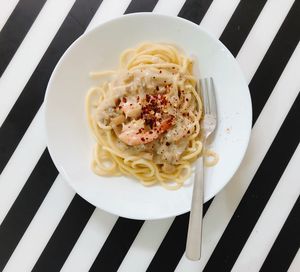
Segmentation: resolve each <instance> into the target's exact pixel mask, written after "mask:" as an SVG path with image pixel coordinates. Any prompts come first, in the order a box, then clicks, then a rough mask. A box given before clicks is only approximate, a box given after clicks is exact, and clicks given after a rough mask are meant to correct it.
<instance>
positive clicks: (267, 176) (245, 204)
mask: <svg viewBox="0 0 300 272" xmlns="http://www.w3.org/2000/svg"><path fill="white" fill-rule="evenodd" d="M299 109H300V93H299V94H298V96H297V98H296V100H295V102H294V104H293V106H292V108H291V109H290V111H289V113H288V115H287V117H286V118H285V120H284V122H283V124H282V126H281V128H280V130H279V132H278V133H277V135H276V137H275V139H274V141H273V143H272V145H271V147H270V148H269V150H268V152H267V154H266V156H265V158H264V159H263V161H262V163H261V165H260V167H259V169H258V171H257V172H256V174H255V176H254V178H253V180H252V182H251V184H250V185H249V187H248V189H247V191H246V193H245V194H244V196H243V198H242V200H241V202H240V204H239V205H238V207H237V209H236V210H235V212H234V214H233V216H232V218H231V220H230V222H229V224H228V225H227V227H226V229H225V231H224V233H223V235H222V237H221V239H220V240H219V242H218V244H217V246H216V248H215V250H214V251H213V254H212V255H211V257H210V259H209V261H208V263H207V264H206V266H205V268H204V270H203V271H218V270H220V268H222V271H231V269H232V267H233V265H234V263H235V261H236V259H237V258H238V256H239V254H240V252H241V250H242V248H243V246H244V244H245V243H246V241H247V239H248V237H249V235H250V234H251V232H252V229H253V228H254V226H255V224H256V222H257V220H258V218H259V217H260V215H261V213H262V211H263V209H264V207H265V206H266V204H267V202H268V200H269V198H270V196H271V194H272V193H273V190H274V189H275V187H276V185H277V183H278V181H279V180H280V178H281V175H282V173H283V172H284V170H285V168H286V166H287V164H288V163H289V161H290V159H291V157H292V155H293V154H294V152H295V149H296V148H297V145H298V143H299V141H300V129H295V124H296V123H297V122H298V120H299V119H300V110H299ZM287 143H288V144H287Z"/></svg>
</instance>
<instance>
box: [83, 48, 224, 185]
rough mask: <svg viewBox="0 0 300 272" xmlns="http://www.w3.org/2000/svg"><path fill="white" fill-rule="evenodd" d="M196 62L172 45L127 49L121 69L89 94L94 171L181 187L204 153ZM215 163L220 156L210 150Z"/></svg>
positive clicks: (97, 75)
mask: <svg viewBox="0 0 300 272" xmlns="http://www.w3.org/2000/svg"><path fill="white" fill-rule="evenodd" d="M192 69H193V64H192V61H191V60H190V59H189V58H187V57H186V56H185V55H184V54H182V53H180V52H179V50H178V49H177V48H176V47H174V46H172V45H169V44H162V43H143V44H141V45H139V46H138V47H137V48H133V49H128V50H126V51H124V52H123V53H122V55H121V58H120V67H119V69H118V70H116V71H105V72H95V73H92V74H91V75H92V77H94V78H102V77H109V80H108V81H106V82H104V83H103V84H101V85H100V86H97V87H93V88H91V89H90V90H89V92H88V94H87V96H86V110H87V115H88V121H89V124H90V127H91V128H92V131H93V133H94V135H95V137H96V140H97V144H96V147H95V150H94V154H93V162H92V169H93V171H94V172H95V173H96V174H98V175H121V174H124V175H127V176H133V177H135V178H136V179H138V180H139V181H141V183H142V184H144V185H146V186H149V185H153V184H155V183H160V184H161V185H162V186H163V187H165V188H167V189H178V188H180V187H181V186H182V185H183V183H184V181H185V180H186V179H187V177H189V175H190V174H191V164H192V163H193V162H194V161H195V160H196V159H197V158H198V157H199V156H201V155H202V154H204V152H203V150H202V141H201V127H200V121H201V117H202V102H201V99H200V97H199V95H198V93H197V92H196V89H195V85H196V79H195V78H194V76H193V73H192ZM207 154H209V155H210V156H211V157H212V158H211V160H210V162H209V163H210V165H214V164H215V163H216V162H217V160H218V158H217V155H216V154H215V153H214V152H208V153H207Z"/></svg>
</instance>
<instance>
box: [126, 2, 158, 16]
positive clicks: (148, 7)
mask: <svg viewBox="0 0 300 272" xmlns="http://www.w3.org/2000/svg"><path fill="white" fill-rule="evenodd" d="M157 2H158V0H146V1H143V0H132V1H131V3H130V4H129V6H128V7H127V9H126V11H125V14H128V13H134V12H146V11H152V10H153V9H154V7H155V5H156V3H157Z"/></svg>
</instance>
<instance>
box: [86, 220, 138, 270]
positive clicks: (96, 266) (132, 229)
mask: <svg viewBox="0 0 300 272" xmlns="http://www.w3.org/2000/svg"><path fill="white" fill-rule="evenodd" d="M143 224H144V221H142V220H131V219H126V218H122V217H120V218H119V219H118V221H117V222H116V224H115V225H114V227H113V229H112V231H111V232H110V234H109V236H108V237H107V239H106V242H105V244H104V245H103V247H102V248H101V250H100V252H99V254H98V256H97V258H96V259H95V261H94V263H93V265H92V267H91V269H90V271H117V270H118V268H119V266H120V264H121V263H122V261H123V259H124V257H125V255H126V254H127V252H128V250H129V248H130V246H131V244H132V243H133V241H134V239H135V237H136V236H137V234H138V232H139V231H140V229H141V227H142V225H143Z"/></svg>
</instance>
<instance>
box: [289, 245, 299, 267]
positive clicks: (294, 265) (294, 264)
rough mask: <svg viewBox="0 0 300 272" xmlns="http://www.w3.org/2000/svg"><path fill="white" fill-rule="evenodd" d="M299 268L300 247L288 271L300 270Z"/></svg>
mask: <svg viewBox="0 0 300 272" xmlns="http://www.w3.org/2000/svg"><path fill="white" fill-rule="evenodd" d="M299 268H300V249H298V252H297V254H296V256H295V258H294V260H293V261H292V263H291V265H290V267H289V270H288V272H299Z"/></svg>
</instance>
